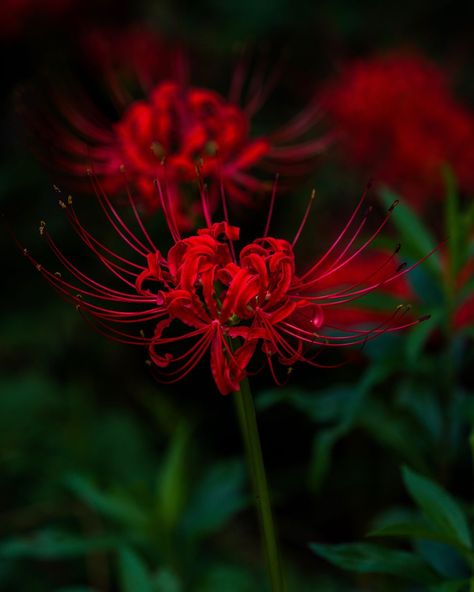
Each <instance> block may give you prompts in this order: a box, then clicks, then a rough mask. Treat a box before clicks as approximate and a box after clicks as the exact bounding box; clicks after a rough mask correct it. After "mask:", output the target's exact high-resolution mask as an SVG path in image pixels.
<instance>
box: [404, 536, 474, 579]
mask: <svg viewBox="0 0 474 592" xmlns="http://www.w3.org/2000/svg"><path fill="white" fill-rule="evenodd" d="M414 547H415V549H416V551H417V553H418V555H420V556H421V557H423V559H424V560H425V561H426V563H427V564H428V565H430V566H431V567H432V568H433V570H434V571H435V572H437V573H438V574H439V575H440V576H442V577H443V578H444V579H450V580H459V579H462V578H467V577H468V576H469V574H470V573H471V570H470V569H469V567H468V564H467V561H469V560H470V561H471V565H472V555H471V554H470V553H463V554H460V553H459V552H458V551H457V549H454V548H453V547H452V546H449V545H446V544H444V543H439V542H437V541H428V540H417V541H416V542H415V545H414ZM466 560H467V561H466Z"/></svg>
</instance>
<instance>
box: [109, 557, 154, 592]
mask: <svg viewBox="0 0 474 592" xmlns="http://www.w3.org/2000/svg"><path fill="white" fill-rule="evenodd" d="M118 568H119V581H120V591H121V592H154V586H153V581H152V578H151V575H150V573H149V571H148V568H147V567H146V565H145V564H144V563H143V561H142V560H141V559H140V557H139V556H138V555H137V554H136V553H135V551H133V550H132V549H130V548H128V547H124V548H123V549H121V550H120V552H119V555H118Z"/></svg>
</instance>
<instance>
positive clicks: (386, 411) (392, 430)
mask: <svg viewBox="0 0 474 592" xmlns="http://www.w3.org/2000/svg"><path fill="white" fill-rule="evenodd" d="M359 424H360V425H361V426H362V427H364V428H365V429H366V430H367V432H368V433H369V434H370V435H371V436H372V437H373V438H374V439H375V440H376V441H378V442H380V443H381V444H382V445H384V446H385V447H386V448H391V449H392V450H393V451H395V452H396V453H397V454H398V455H400V456H401V457H402V458H403V459H405V460H406V461H410V462H411V463H412V464H413V465H415V466H416V467H419V468H420V469H421V468H423V469H424V468H426V462H425V460H424V458H423V455H422V450H423V444H424V443H423V438H422V436H423V434H420V433H419V431H417V429H416V428H415V427H414V426H413V425H411V423H410V422H409V421H407V418H406V416H405V417H404V416H402V415H400V414H399V413H397V412H396V411H395V410H394V409H393V408H390V407H388V408H386V407H385V406H384V405H383V403H382V402H379V401H377V400H375V399H372V400H369V401H368V402H367V404H366V405H365V407H364V413H363V414H361V417H360V420H359Z"/></svg>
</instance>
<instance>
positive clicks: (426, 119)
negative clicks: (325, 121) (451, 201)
mask: <svg viewBox="0 0 474 592" xmlns="http://www.w3.org/2000/svg"><path fill="white" fill-rule="evenodd" d="M323 95H324V97H323V98H322V103H323V105H324V107H325V109H326V110H327V113H328V114H329V117H330V120H331V121H332V123H333V124H334V125H335V127H336V128H337V129H339V130H340V131H341V132H342V135H343V138H342V140H341V144H342V149H343V151H344V154H345V156H346V157H347V159H348V160H349V161H351V162H352V163H353V164H354V165H355V166H359V167H361V168H363V170H364V174H368V175H370V176H375V177H376V179H377V181H380V182H383V183H386V184H388V185H391V186H392V187H393V188H394V189H395V190H396V191H397V192H398V193H400V194H401V195H403V196H404V197H406V198H407V199H409V200H410V202H411V203H412V204H413V205H414V206H416V207H419V208H422V207H425V206H426V205H427V204H428V203H429V202H430V201H431V200H433V199H441V198H442V197H443V196H444V189H443V183H442V178H441V175H440V166H441V165H442V164H445V163H447V164H449V165H450V166H451V167H452V168H453V170H454V172H455V174H456V176H457V179H458V183H459V186H460V188H461V190H463V191H465V192H473V191H474V167H473V164H472V163H473V162H474V117H473V115H472V113H471V112H470V111H468V110H467V108H465V107H463V106H462V105H461V104H460V103H459V102H458V101H457V100H456V98H455V97H454V95H453V92H452V90H451V88H450V86H449V84H448V81H447V79H446V77H445V75H444V73H443V72H442V71H441V70H440V69H439V68H438V67H437V66H436V65H434V64H432V63H430V62H429V61H428V60H427V59H425V58H423V57H421V56H419V55H415V54H411V55H397V54H392V55H387V56H382V57H375V58H372V59H365V60H359V61H356V62H354V63H352V64H349V65H348V66H347V67H346V68H345V69H344V70H343V71H342V72H341V74H340V75H339V76H338V77H337V78H336V79H335V80H333V81H332V82H331V83H330V84H328V86H327V87H326V89H325V90H324V92H323Z"/></svg>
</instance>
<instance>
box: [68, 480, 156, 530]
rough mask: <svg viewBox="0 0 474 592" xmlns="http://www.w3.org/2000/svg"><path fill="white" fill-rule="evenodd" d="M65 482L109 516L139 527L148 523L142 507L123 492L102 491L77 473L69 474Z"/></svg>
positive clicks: (87, 502) (74, 491) (86, 501)
mask: <svg viewBox="0 0 474 592" xmlns="http://www.w3.org/2000/svg"><path fill="white" fill-rule="evenodd" d="M65 484H66V486H67V487H68V488H69V489H70V491H72V492H73V493H74V494H75V495H77V497H79V498H80V499H81V500H82V501H83V502H84V503H85V504H87V505H88V506H89V507H91V508H93V509H94V510H96V511H97V512H99V513H100V514H103V515H104V516H106V517H108V518H111V519H113V520H117V521H119V522H121V523H124V524H127V525H132V526H138V527H141V526H143V525H145V524H146V523H147V520H146V516H145V514H144V513H143V512H142V510H141V508H140V507H139V506H137V505H136V504H135V503H134V502H133V501H132V500H131V499H128V498H127V497H125V496H124V495H123V494H118V493H108V492H107V493H106V492H103V491H100V490H99V489H98V488H97V487H96V486H95V485H94V484H93V483H92V481H90V480H89V479H87V478H86V477H84V476H83V475H79V474H77V473H71V474H70V475H68V476H67V477H66V478H65Z"/></svg>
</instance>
